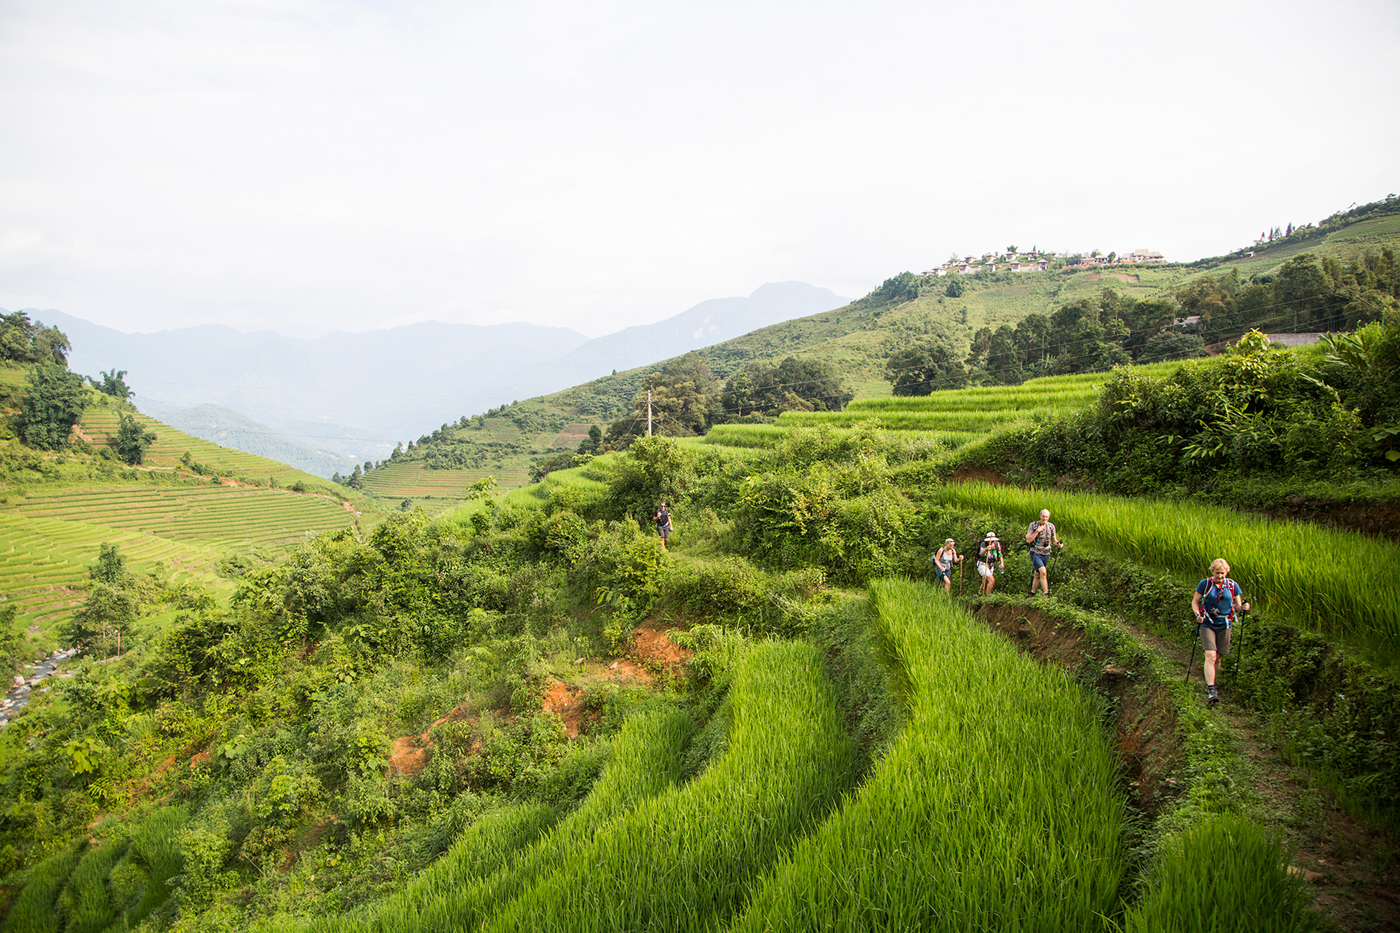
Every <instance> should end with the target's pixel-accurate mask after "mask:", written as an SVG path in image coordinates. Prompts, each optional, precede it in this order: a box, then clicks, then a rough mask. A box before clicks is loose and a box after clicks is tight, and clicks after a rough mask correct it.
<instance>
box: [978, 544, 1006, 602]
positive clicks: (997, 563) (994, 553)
mask: <svg viewBox="0 0 1400 933" xmlns="http://www.w3.org/2000/svg"><path fill="white" fill-rule="evenodd" d="M998 569H1001V570H1005V569H1006V558H1005V557H1003V556H1002V553H1001V542H1000V541H998V540H997V535H996V532H995V531H989V532H987V537H985V538H983V539H982V544H981V545H980V546H979V547H978V548H977V572H978V573H979V574H981V575H982V585H981V586H979V587H978V588H977V595H978V596H990V595H991V593H992V590H994V589H995V588H996V585H997V578H996V572H997V570H998Z"/></svg>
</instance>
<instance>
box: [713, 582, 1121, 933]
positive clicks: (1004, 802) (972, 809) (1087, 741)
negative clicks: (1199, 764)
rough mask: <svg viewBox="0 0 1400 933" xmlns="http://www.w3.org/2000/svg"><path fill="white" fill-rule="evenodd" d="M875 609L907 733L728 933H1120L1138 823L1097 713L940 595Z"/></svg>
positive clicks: (896, 587)
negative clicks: (1129, 841)
mask: <svg viewBox="0 0 1400 933" xmlns="http://www.w3.org/2000/svg"><path fill="white" fill-rule="evenodd" d="M871 595H872V599H873V602H874V606H875V610H876V613H877V619H878V621H877V625H878V627H879V629H880V630H881V632H882V634H883V635H884V637H885V638H886V639H887V641H888V642H889V645H890V648H891V650H892V653H893V654H894V655H895V656H896V658H897V659H898V662H899V664H900V666H901V667H902V669H903V671H904V675H905V678H906V683H907V689H908V696H907V697H906V702H907V704H908V721H907V725H906V727H905V729H904V731H903V732H902V733H901V735H900V736H899V738H898V740H897V741H896V743H895V744H894V746H893V747H892V748H891V749H890V751H889V752H888V754H887V755H886V756H885V757H884V759H883V760H881V762H880V763H879V764H878V765H877V767H876V769H875V772H874V773H873V774H872V775H870V776H869V778H867V780H866V781H865V782H864V783H863V784H862V785H861V787H860V789H859V791H858V792H856V793H855V794H854V795H853V796H852V797H850V798H848V800H847V801H846V803H845V806H843V808H842V809H841V811H840V812H839V813H837V814H836V815H834V816H833V817H832V818H831V819H829V820H828V821H827V822H826V823H825V824H823V825H822V826H821V828H820V829H818V830H817V831H816V832H815V833H813V834H812V835H811V836H809V837H807V838H806V839H804V840H803V841H802V842H801V843H800V844H799V845H797V846H796V847H795V848H794V849H793V850H792V852H791V854H790V855H788V856H787V857H785V858H784V859H783V861H782V862H781V864H780V865H779V866H778V867H777V869H776V870H775V871H774V872H773V873H772V874H771V875H770V876H769V877H768V878H767V879H766V880H765V882H764V884H763V885H762V886H761V887H760V888H759V889H758V891H757V892H756V893H755V895H754V897H753V898H752V900H751V901H750V903H749V904H748V906H747V908H746V910H745V912H744V914H743V915H742V916H741V917H740V918H739V919H738V920H737V921H736V922H735V923H733V924H732V925H731V926H730V929H731V930H736V931H769V930H818V929H820V930H850V931H855V930H873V929H888V930H949V931H962V930H1094V929H1107V928H1109V927H1108V925H1107V923H1106V922H1105V917H1106V916H1108V915H1110V914H1111V913H1112V912H1113V910H1114V905H1115V902H1116V900H1117V897H1118V888H1119V883H1120V881H1121V879H1122V875H1123V852H1122V831H1123V827H1124V822H1125V818H1126V815H1125V814H1126V808H1125V805H1124V801H1123V800H1122V799H1121V798H1120V796H1119V795H1118V792H1117V790H1116V787H1115V782H1114V774H1115V765H1114V762H1113V759H1112V756H1111V754H1110V749H1109V747H1108V742H1107V740H1106V739H1105V737H1104V736H1103V734H1102V732H1101V730H1100V728H1099V725H1098V720H1097V714H1096V711H1095V708H1094V705H1093V703H1092V701H1091V700H1090V699H1089V697H1088V696H1086V695H1085V694H1084V693H1083V692H1082V691H1081V690H1080V689H1079V688H1078V687H1077V686H1075V685H1074V684H1073V683H1072V682H1071V681H1069V679H1068V678H1067V677H1065V676H1064V675H1063V674H1062V673H1060V672H1059V671H1056V670H1051V669H1047V668H1043V667H1041V666H1040V665H1038V664H1037V663H1036V662H1035V661H1033V660H1031V659H1030V658H1028V657H1025V656H1023V655H1020V654H1018V653H1017V651H1016V649H1015V648H1013V647H1012V646H1011V645H1010V644H1009V643H1007V642H1006V641H1005V640H1003V639H1001V638H1000V637H998V636H997V635H995V634H994V633H992V632H991V631H989V630H988V629H987V628H986V626H984V625H981V624H980V623H977V622H975V621H973V620H972V619H971V617H969V616H968V615H966V614H965V613H963V612H961V611H960V610H958V609H956V608H954V607H953V606H952V605H951V603H949V602H946V601H944V600H942V599H940V598H939V597H940V596H941V595H942V594H941V593H937V592H936V591H935V590H934V589H933V588H931V587H929V586H927V585H923V584H916V583H909V582H905V581H881V582H879V583H876V584H875V585H874V586H872V587H871Z"/></svg>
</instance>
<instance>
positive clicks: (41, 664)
mask: <svg viewBox="0 0 1400 933" xmlns="http://www.w3.org/2000/svg"><path fill="white" fill-rule="evenodd" d="M77 653H78V649H76V648H66V649H64V650H62V651H55V652H54V653H53V654H51V655H49V656H48V657H47V658H40V659H39V660H37V661H35V662H34V663H33V664H26V665H25V669H26V670H28V671H29V672H30V673H29V676H28V677H24V676H21V675H19V674H16V675H15V678H14V683H13V684H12V685H11V686H10V689H9V690H7V691H6V692H5V699H4V700H0V729H3V728H5V727H6V726H8V725H9V724H10V720H11V719H13V718H15V715H16V714H17V713H18V712H19V711H20V710H22V709H24V708H25V707H26V706H27V705H29V696H30V694H31V693H32V692H33V691H34V690H35V689H36V688H39V685H40V684H42V683H43V682H44V681H46V680H48V679H49V678H50V677H53V676H58V677H66V676H68V675H67V674H58V673H57V671H58V666H59V665H60V664H62V663H63V662H64V661H67V660H68V659H69V658H71V657H73V656H74V655H76V654H77ZM41 689H48V688H47V687H44V688H41Z"/></svg>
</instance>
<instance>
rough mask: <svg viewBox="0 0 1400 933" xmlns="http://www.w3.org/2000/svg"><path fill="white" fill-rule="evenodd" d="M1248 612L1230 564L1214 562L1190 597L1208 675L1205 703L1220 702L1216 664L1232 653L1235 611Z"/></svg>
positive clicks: (1204, 671)
mask: <svg viewBox="0 0 1400 933" xmlns="http://www.w3.org/2000/svg"><path fill="white" fill-rule="evenodd" d="M1237 609H1238V610H1243V611H1244V612H1248V611H1249V603H1247V602H1244V601H1243V599H1242V598H1241V590H1240V585H1239V584H1238V583H1236V582H1235V581H1234V580H1231V579H1230V564H1229V562H1228V561H1226V560H1225V558H1223V557H1217V558H1216V559H1215V560H1213V561H1211V564H1210V576H1208V577H1206V578H1205V579H1204V580H1202V581H1201V582H1200V583H1198V584H1196V593H1195V595H1194V596H1192V597H1191V611H1192V612H1194V613H1195V614H1196V631H1197V632H1198V633H1199V634H1200V637H1201V653H1202V654H1203V655H1205V659H1206V660H1205V667H1204V669H1203V671H1202V672H1203V673H1204V674H1205V676H1206V702H1207V703H1217V702H1219V701H1220V694H1219V693H1218V692H1217V691H1216V689H1215V665H1216V662H1217V661H1218V659H1220V658H1222V657H1224V656H1225V655H1227V654H1229V653H1230V627H1231V626H1233V625H1234V624H1235V610H1237Z"/></svg>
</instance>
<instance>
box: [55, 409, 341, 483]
mask: <svg viewBox="0 0 1400 933" xmlns="http://www.w3.org/2000/svg"><path fill="white" fill-rule="evenodd" d="M98 399H99V401H98V404H96V405H92V406H89V407H88V409H87V411H85V412H84V413H83V420H82V422H81V423H80V425H79V431H80V436H81V437H83V438H84V439H85V440H87V441H88V442H89V443H90V444H92V445H94V446H106V444H107V443H108V440H109V439H110V438H115V437H116V435H117V428H118V423H119V419H120V417H121V415H122V414H129V413H128V412H123V411H121V410H120V409H118V408H116V407H115V406H110V405H107V404H104V403H103V402H102V396H98ZM132 417H134V418H135V419H136V420H137V421H138V422H140V423H141V424H143V425H145V426H146V427H147V428H148V429H150V430H151V431H154V432H155V435H156V440H155V443H153V444H152V445H151V446H150V448H148V449H147V451H146V455H145V459H144V460H143V462H142V465H143V466H145V467H148V468H149V467H156V468H160V469H172V470H173V469H181V470H184V469H185V467H184V465H183V464H182V463H181V458H182V457H184V455H185V454H186V453H188V454H189V455H190V460H191V462H193V463H198V464H202V465H203V466H205V467H208V468H211V469H212V470H214V471H217V472H218V473H219V475H222V476H234V477H237V478H240V479H246V480H249V481H257V482H262V483H267V482H269V481H272V480H275V481H276V483H277V485H279V486H291V485H293V484H294V483H302V484H303V486H306V487H309V488H317V489H324V490H326V491H327V492H330V491H338V492H339V491H341V490H338V489H337V487H336V486H334V485H333V484H332V483H330V482H328V481H327V480H324V479H322V478H321V477H319V476H312V475H311V474H310V473H303V472H302V471H301V470H298V469H296V468H295V467H290V466H287V464H285V463H278V462H277V461H276V460H269V459H267V458H266V457H259V456H258V455H257V454H250V453H244V452H243V451H241V450H234V449H233V448H231V447H220V446H219V445H218V444H215V443H214V442H212V441H206V440H203V439H201V438H198V437H195V436H194V435H193V434H186V433H185V432H184V431H181V430H179V429H177V428H172V427H170V425H168V424H164V423H162V422H160V421H157V420H156V419H154V418H152V417H150V416H149V415H143V414H140V413H139V412H137V413H135V414H133V415H132ZM343 493H344V495H345V496H347V497H349V498H356V497H357V496H358V495H359V494H358V493H356V492H355V491H354V490H348V489H347V490H343Z"/></svg>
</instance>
